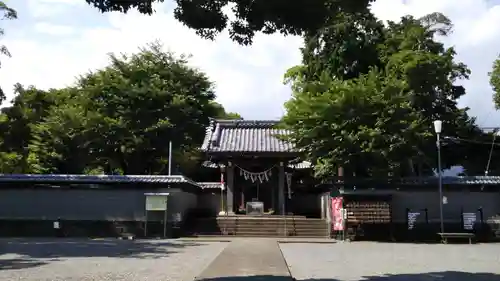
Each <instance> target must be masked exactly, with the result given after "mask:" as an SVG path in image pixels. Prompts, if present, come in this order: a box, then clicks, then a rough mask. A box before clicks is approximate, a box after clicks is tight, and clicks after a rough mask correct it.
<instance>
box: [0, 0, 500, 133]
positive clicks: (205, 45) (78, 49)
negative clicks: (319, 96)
mask: <svg viewBox="0 0 500 281" xmlns="http://www.w3.org/2000/svg"><path fill="white" fill-rule="evenodd" d="M24 1H28V2H27V3H28V4H29V5H28V7H29V9H30V12H31V13H32V14H33V16H34V17H35V18H39V22H38V25H37V26H35V29H38V30H42V31H47V30H48V28H46V27H47V25H48V24H55V23H57V22H58V20H59V19H60V18H61V15H66V17H65V22H66V23H69V24H71V25H70V26H68V27H64V28H66V29H64V28H63V29H60V30H59V32H58V31H55V30H57V29H52V33H59V34H61V33H65V32H67V33H65V34H61V35H60V36H51V37H50V40H49V39H47V38H46V37H42V36H40V35H36V34H33V33H31V34H30V33H29V30H26V29H29V28H31V27H24V26H23V28H20V29H22V30H17V31H16V33H17V34H21V32H23V34H26V36H25V38H22V39H18V38H16V39H15V40H14V39H9V37H6V40H4V42H3V43H5V44H6V45H8V46H9V48H10V50H11V52H12V54H13V58H12V59H8V60H3V62H4V65H3V69H2V70H0V85H1V86H2V88H3V89H4V90H9V89H10V88H11V85H13V84H14V83H16V82H21V83H23V84H33V85H36V86H38V87H43V88H48V87H60V86H64V85H68V84H70V83H72V81H74V77H75V76H77V75H79V74H81V73H83V72H86V71H87V70H89V69H95V68H98V67H102V66H104V65H106V63H107V56H106V54H107V53H109V52H133V51H136V50H137V48H138V47H139V46H144V45H145V44H146V43H148V42H151V41H154V40H156V39H159V40H160V41H162V42H163V43H164V45H165V48H167V49H170V50H172V51H174V52H176V53H189V54H192V55H193V58H192V60H191V63H192V65H194V66H196V67H199V68H201V69H202V70H204V71H206V72H207V74H208V75H209V76H210V77H211V79H212V80H213V81H215V82H216V85H217V93H218V97H219V101H220V102H222V103H223V104H224V106H225V107H226V108H227V109H229V110H232V111H238V112H240V113H242V114H243V115H244V116H245V117H246V118H277V117H279V116H280V115H281V114H282V113H283V108H282V104H283V102H284V101H286V100H287V99H288V97H289V93H290V90H289V89H288V87H287V86H284V85H282V84H281V83H282V76H283V73H284V72H285V70H286V69H287V68H289V67H290V66H293V65H295V64H297V63H299V62H300V52H299V47H300V46H301V39H300V38H297V37H287V38H284V37H282V36H280V35H272V36H269V35H258V36H257V37H256V38H255V43H254V44H253V45H252V46H251V47H244V46H239V45H237V44H236V43H234V42H231V41H230V40H229V39H228V36H227V34H222V35H221V36H219V38H217V40H216V41H213V42H212V41H208V40H204V39H201V38H199V37H198V36H197V35H196V34H194V32H193V31H192V30H189V29H187V28H186V27H184V26H182V24H180V23H178V22H177V21H176V20H174V19H173V16H172V14H171V12H170V11H167V10H166V4H163V5H161V6H158V8H157V9H156V10H157V12H156V13H155V14H154V15H152V16H144V15H139V14H137V13H134V12H132V13H129V14H126V15H124V14H117V13H111V14H104V15H101V14H100V13H99V12H98V11H96V10H94V8H91V7H90V6H88V5H86V4H85V3H84V1H83V0H24ZM169 1H171V0H167V2H169ZM81 3H83V5H82V4H81ZM76 4H78V6H76ZM373 11H374V12H375V13H376V15H377V16H379V17H380V18H381V19H385V20H387V19H389V20H398V19H399V18H400V17H401V16H402V15H405V14H412V15H414V16H417V17H418V16H422V15H425V14H427V13H430V12H434V11H439V12H443V13H445V14H446V15H447V16H449V17H450V18H451V20H452V21H453V22H454V25H455V32H454V33H453V34H452V36H450V37H449V38H446V39H445V42H446V44H448V45H453V46H455V47H456V49H457V51H458V57H457V58H458V59H459V60H461V61H463V62H465V63H466V64H467V65H469V66H470V68H471V69H472V71H473V74H472V75H471V80H470V81H466V82H464V85H466V86H467V90H468V92H469V94H468V95H467V96H466V97H465V98H463V99H462V101H461V102H462V104H464V105H468V106H471V107H472V109H473V110H472V113H473V114H475V115H478V116H479V117H480V124H481V125H484V124H487V125H492V124H496V125H498V123H500V114H497V113H495V112H493V107H492V105H491V89H490V87H489V85H488V79H487V72H488V71H489V70H490V67H491V63H492V61H493V60H494V59H495V57H496V55H497V52H499V50H500V36H499V35H500V34H499V33H500V31H497V29H496V27H497V26H499V24H500V6H495V7H492V6H488V5H487V1H486V0H483V1H480V0H461V1H451V0H418V1H417V0H406V1H404V0H378V1H377V2H375V4H374V5H373ZM20 12H21V11H20ZM23 12H24V13H27V12H28V11H23ZM83 13H85V15H86V17H85V18H84V17H79V15H80V14H83ZM89 14H91V15H92V17H90V18H88V15H89ZM68 16H69V17H70V18H69V19H68ZM18 21H22V18H21V19H19V20H18ZM103 21H107V22H108V23H109V24H108V25H107V26H98V27H95V25H94V26H92V27H91V26H89V27H87V28H85V27H82V26H81V24H84V23H85V22H89V23H90V22H91V23H94V22H103ZM44 24H45V27H44V26H43V25H44ZM40 25H41V27H40ZM72 28H73V29H75V31H74V32H73V33H72V34H71V35H70V36H66V35H69V30H71V29H72ZM64 30H65V31H64ZM8 35H9V32H8V31H7V36H8ZM488 112H493V113H490V114H489V115H488V120H487V122H485V121H484V120H481V118H482V119H486V118H485V116H486V115H487V113H488ZM495 122H496V123H495Z"/></svg>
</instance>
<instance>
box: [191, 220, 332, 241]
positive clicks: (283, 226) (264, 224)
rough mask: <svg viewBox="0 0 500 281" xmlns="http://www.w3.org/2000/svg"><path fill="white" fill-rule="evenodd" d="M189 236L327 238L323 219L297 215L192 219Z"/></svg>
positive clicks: (326, 229) (326, 228)
mask: <svg viewBox="0 0 500 281" xmlns="http://www.w3.org/2000/svg"><path fill="white" fill-rule="evenodd" d="M187 234H188V235H190V236H225V235H228V236H242V237H285V236H286V237H302V238H306V237H311V238H313V237H317V238H327V237H329V236H330V231H329V225H328V224H327V222H326V221H325V220H323V219H312V218H305V217H298V216H286V217H283V216H276V215H274V216H256V217H250V216H220V217H217V218H199V219H194V220H193V221H192V223H191V224H190V227H189V228H188V233H187Z"/></svg>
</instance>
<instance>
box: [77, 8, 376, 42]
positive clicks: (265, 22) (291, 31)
mask: <svg viewBox="0 0 500 281" xmlns="http://www.w3.org/2000/svg"><path fill="white" fill-rule="evenodd" d="M86 2H87V3H89V4H91V5H92V6H94V7H96V8H97V9H99V10H100V11H102V12H109V11H119V12H127V11H129V10H130V9H137V10H138V11H139V12H141V13H143V14H151V13H153V6H152V5H153V3H157V2H164V1H163V0H131V1H121V0H86ZM371 2H373V0H356V1H348V0H315V1H310V0H294V1H287V0H273V1H267V0H175V3H176V4H177V7H176V8H175V11H174V15H175V18H176V19H177V20H178V21H180V22H181V23H183V24H184V25H186V26H188V27H189V28H192V29H195V30H196V32H197V33H198V34H199V35H201V36H203V37H204V38H208V39H213V38H214V37H215V36H216V35H217V34H219V33H220V32H221V31H223V30H224V29H228V30H229V34H230V37H231V39H233V40H234V41H236V42H238V43H240V44H251V43H252V39H253V37H254V35H255V33H257V32H263V33H266V34H271V33H275V32H280V33H282V34H285V35H299V34H303V32H306V31H311V30H316V29H317V28H319V27H321V26H322V25H323V24H324V22H325V20H326V19H327V18H328V17H329V16H330V15H332V14H337V13H340V12H348V13H359V12H364V11H367V10H368V6H369V4H370V3H371ZM228 8H230V9H228ZM228 11H230V12H228ZM229 13H232V14H234V19H232V20H230V17H229Z"/></svg>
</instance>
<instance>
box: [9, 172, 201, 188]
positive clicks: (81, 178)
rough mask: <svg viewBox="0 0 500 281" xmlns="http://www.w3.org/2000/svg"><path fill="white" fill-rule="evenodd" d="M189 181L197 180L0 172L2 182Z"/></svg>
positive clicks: (170, 177)
mask: <svg viewBox="0 0 500 281" xmlns="http://www.w3.org/2000/svg"><path fill="white" fill-rule="evenodd" d="M8 182H36V183H56V182H57V183H63V182H69V183H96V184H98V183H173V184H176V183H189V184H192V185H195V186H197V184H196V182H194V181H192V180H191V179H189V178H186V177H184V176H182V175H171V176H166V175H125V176H124V175H56V174H46V175H42V174H0V183H8Z"/></svg>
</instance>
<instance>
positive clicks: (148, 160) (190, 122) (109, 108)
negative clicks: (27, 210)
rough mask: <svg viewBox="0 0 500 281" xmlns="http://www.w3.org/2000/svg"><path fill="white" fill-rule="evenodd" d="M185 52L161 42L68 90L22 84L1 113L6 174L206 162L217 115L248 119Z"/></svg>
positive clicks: (156, 168)
mask: <svg viewBox="0 0 500 281" xmlns="http://www.w3.org/2000/svg"><path fill="white" fill-rule="evenodd" d="M187 63H188V61H187V60H186V58H185V57H184V56H176V55H175V54H173V53H169V52H163V51H162V46H161V45H160V44H159V43H153V44H150V45H148V46H147V47H145V48H142V49H141V50H140V51H139V52H138V53H136V54H132V55H110V64H109V65H108V66H107V67H105V68H103V69H99V70H96V71H92V72H89V73H86V74H84V75H82V76H81V77H79V78H78V80H77V82H76V83H75V85H73V86H72V87H68V88H62V89H50V90H46V91H45V90H39V89H37V88H35V87H23V86H21V85H17V86H16V96H15V99H14V101H13V104H12V106H10V107H5V108H3V109H2V113H1V114H0V132H1V133H0V139H2V140H3V141H2V142H1V143H0V151H2V153H0V157H2V158H1V159H2V160H3V161H1V162H2V165H1V166H0V169H1V171H0V173H1V172H4V173H9V172H10V173H12V172H17V173H70V174H80V173H87V174H95V173H107V174H109V173H118V174H165V173H167V170H166V168H167V166H168V155H169V151H168V149H169V145H168V143H169V141H172V143H173V147H174V148H175V149H174V151H173V155H174V163H173V164H174V169H176V170H177V171H182V172H183V173H184V174H186V175H189V174H190V173H193V172H194V169H197V168H199V166H200V163H199V161H201V157H200V155H198V152H197V149H196V148H198V147H199V146H200V144H201V143H202V141H203V137H204V134H205V130H206V126H207V125H208V124H209V118H240V117H239V115H237V114H235V113H226V111H225V110H224V108H223V107H222V106H221V105H220V104H218V103H216V102H215V101H214V99H215V94H214V91H213V87H214V85H213V83H212V82H211V81H210V80H209V79H208V77H207V76H206V74H205V73H203V72H201V71H199V70H197V69H195V68H192V67H190V66H188V64H187Z"/></svg>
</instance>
